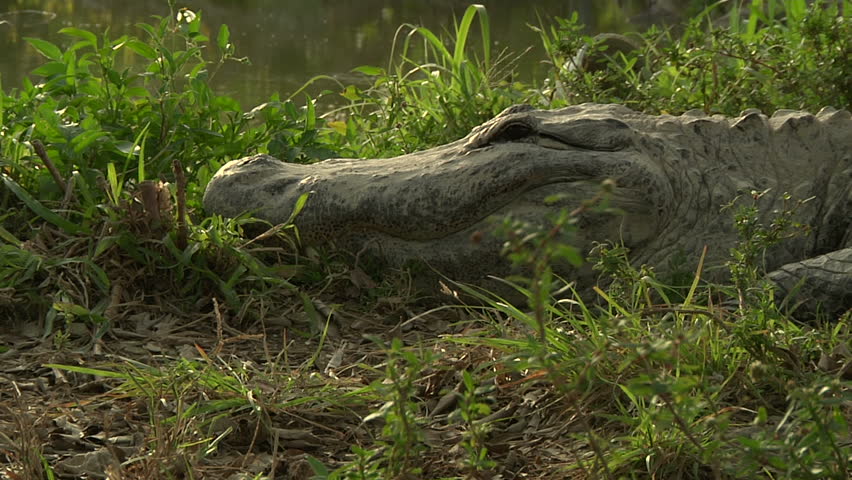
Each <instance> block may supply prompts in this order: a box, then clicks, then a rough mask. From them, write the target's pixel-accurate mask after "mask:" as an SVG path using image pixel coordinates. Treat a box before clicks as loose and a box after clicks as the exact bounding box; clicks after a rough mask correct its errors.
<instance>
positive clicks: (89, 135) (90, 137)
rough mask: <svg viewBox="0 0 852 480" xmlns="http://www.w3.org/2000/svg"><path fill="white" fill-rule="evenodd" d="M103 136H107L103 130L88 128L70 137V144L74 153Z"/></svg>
mask: <svg viewBox="0 0 852 480" xmlns="http://www.w3.org/2000/svg"><path fill="white" fill-rule="evenodd" d="M105 136H107V134H106V132H104V131H103V130H89V131H86V132H83V133H81V134H80V135H77V136H76V137H74V138H73V139H71V145H72V147H73V148H74V152H75V153H80V152H82V151H83V150H85V149H87V148H88V147H89V145H91V144H93V143H95V142H96V141H97V140H99V139H101V138H103V137H105Z"/></svg>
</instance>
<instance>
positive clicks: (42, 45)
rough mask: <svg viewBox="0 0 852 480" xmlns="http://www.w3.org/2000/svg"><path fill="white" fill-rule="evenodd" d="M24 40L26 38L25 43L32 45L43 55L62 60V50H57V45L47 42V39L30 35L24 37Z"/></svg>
mask: <svg viewBox="0 0 852 480" xmlns="http://www.w3.org/2000/svg"><path fill="white" fill-rule="evenodd" d="M24 40H26V41H27V43H29V44H30V45H32V46H33V48H35V49H36V50H38V51H39V53H41V54H42V55H44V56H45V57H47V58H49V59H51V60H56V61H60V60H62V51H61V50H59V47H57V46H56V45H54V44H52V43H50V42H48V41H47V40H42V39H40V38H32V37H24Z"/></svg>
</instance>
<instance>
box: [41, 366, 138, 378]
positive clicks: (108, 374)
mask: <svg viewBox="0 0 852 480" xmlns="http://www.w3.org/2000/svg"><path fill="white" fill-rule="evenodd" d="M42 367H47V368H56V369H58V370H67V371H69V372H77V373H85V374H87V375H94V376H96V377H107V378H128V376H129V375H127V374H126V373H121V372H112V371H109V370H100V369H96V368H88V367H78V366H76V365H60V364H58V363H45V364H42Z"/></svg>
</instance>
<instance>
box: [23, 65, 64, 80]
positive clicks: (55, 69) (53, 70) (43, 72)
mask: <svg viewBox="0 0 852 480" xmlns="http://www.w3.org/2000/svg"><path fill="white" fill-rule="evenodd" d="M66 70H67V69H66V67H65V64H64V63H62V62H47V63H45V64H43V65H40V66H39V67H38V68H36V69H35V70H33V71H32V72H30V73H32V74H33V75H38V76H39V77H45V78H47V77H52V76H54V75H64V74H65V71H66Z"/></svg>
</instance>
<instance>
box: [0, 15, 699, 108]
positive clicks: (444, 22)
mask: <svg viewBox="0 0 852 480" xmlns="http://www.w3.org/2000/svg"><path fill="white" fill-rule="evenodd" d="M470 3H471V2H470V1H460V0H430V1H419V0H319V1H307V0H242V1H232V0H194V1H184V2H180V1H179V2H178V6H179V7H180V6H186V7H188V8H191V9H193V10H201V11H202V12H203V19H204V33H205V34H207V35H208V36H210V37H212V38H215V34H216V32H217V31H218V29H219V25H221V24H222V23H227V24H228V25H229V27H230V29H231V34H232V40H233V41H234V43H235V44H236V46H237V54H238V55H240V56H247V57H249V59H250V60H251V62H252V66H251V67H246V66H242V65H237V64H230V65H228V66H227V68H225V69H223V71H221V72H220V73H219V74H218V76H217V78H216V82H217V85H216V88H217V89H218V90H219V91H221V92H224V93H228V94H230V95H232V96H235V97H236V98H237V99H239V100H240V101H241V102H242V103H243V104H244V106H245V105H246V104H254V103H258V102H260V101H263V100H265V99H266V98H268V96H269V95H270V94H271V93H273V92H276V91H278V92H281V93H282V94H285V95H286V94H287V93H288V92H293V91H295V90H296V89H298V87H300V86H301V85H302V84H303V83H304V82H305V81H306V80H307V79H309V78H311V77H312V76H314V75H320V74H330V75H335V76H337V77H339V78H341V79H342V81H344V83H345V82H347V81H348V80H350V79H349V78H348V76H349V75H351V74H349V73H348V72H350V70H351V69H352V68H353V67H356V66H358V65H378V66H384V65H385V64H386V63H387V58H388V52H389V51H390V47H391V42H392V39H393V36H394V33H395V31H396V30H397V28H398V27H399V25H400V24H402V23H413V24H419V25H424V26H426V27H428V28H430V29H433V30H435V31H448V30H451V29H452V25H453V23H452V22H453V18H454V16H455V17H460V16H461V15H462V13H463V12H464V9H465V8H466V7H467V6H468V5H469V4H470ZM480 3H483V4H485V5H486V7H487V8H488V13H489V17H490V23H491V29H492V38H493V39H494V41H495V43H496V46H497V47H498V48H502V47H507V48H509V49H511V50H513V51H518V52H520V51H523V50H524V49H526V48H527V47H529V46H533V47H534V50H533V51H531V52H530V53H529V54H527V55H526V56H525V57H524V58H523V59H522V60H521V62H520V64H519V68H520V70H521V73H522V75H523V76H525V77H526V78H531V76H532V75H535V74H536V69H537V68H541V67H540V65H539V62H540V60H541V58H542V54H541V49H540V46H539V45H538V38H537V37H536V35H535V33H534V32H532V31H531V30H530V29H529V27H528V26H527V24H529V23H532V24H537V23H538V19H537V14H541V16H542V17H545V18H547V17H552V16H563V17H564V16H569V15H570V14H571V12H572V11H575V10H576V11H577V12H578V13H579V15H580V18H581V19H582V20H583V22H584V23H586V24H587V25H589V26H590V32H599V31H615V32H623V31H628V30H632V29H636V28H637V26H636V24H635V23H634V24H631V23H630V19H631V18H632V19H634V22H635V21H637V20H638V21H640V22H643V23H646V22H650V21H659V20H660V19H663V18H664V15H669V14H670V13H671V12H672V11H674V12H678V11H679V7H677V5H679V4H680V2H674V1H671V0H669V3H670V5H667V4H666V1H665V0H632V1H631V0H609V1H604V0H575V1H566V0H550V1H529V2H523V1H517V0H484V1H481V2H480ZM683 3H687V2H683ZM24 11H29V13H23V12H24ZM0 12H5V13H2V16H0V75H2V80H3V87H4V88H5V89H7V90H8V89H9V88H12V87H17V86H18V85H20V82H21V80H22V79H23V77H24V76H25V75H26V74H27V73H28V72H29V71H31V70H32V69H33V68H35V67H36V66H37V65H39V64H40V63H41V61H42V60H41V58H39V56H38V54H37V53H36V52H35V51H34V50H33V49H32V48H31V47H29V46H28V45H27V44H26V42H24V41H22V37H24V36H37V37H41V38H47V39H49V40H51V41H54V42H57V43H59V44H60V45H67V44H69V43H70V40H69V39H67V38H64V37H62V36H59V35H58V34H57V33H56V32H57V31H58V30H59V29H60V28H62V27H65V26H76V27H79V28H85V29H89V30H92V31H96V32H100V31H104V30H107V29H109V32H110V36H111V37H112V38H115V37H118V36H120V35H122V34H130V35H136V36H142V32H141V31H139V29H138V28H136V27H135V26H134V24H135V23H137V22H140V21H149V20H150V19H151V16H152V15H166V14H167V13H168V7H167V5H166V2H165V1H162V0H148V1H145V0H142V1H135V2H128V1H126V0H0ZM13 12H18V13H13ZM41 12H44V13H41ZM478 35H479V34H478V31H477V32H475V33H474V35H473V36H478Z"/></svg>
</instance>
